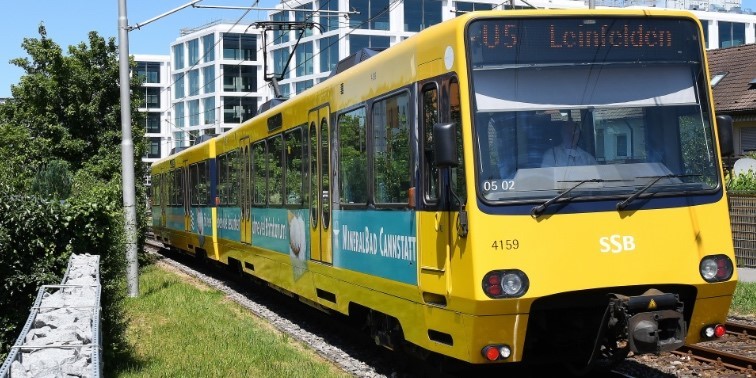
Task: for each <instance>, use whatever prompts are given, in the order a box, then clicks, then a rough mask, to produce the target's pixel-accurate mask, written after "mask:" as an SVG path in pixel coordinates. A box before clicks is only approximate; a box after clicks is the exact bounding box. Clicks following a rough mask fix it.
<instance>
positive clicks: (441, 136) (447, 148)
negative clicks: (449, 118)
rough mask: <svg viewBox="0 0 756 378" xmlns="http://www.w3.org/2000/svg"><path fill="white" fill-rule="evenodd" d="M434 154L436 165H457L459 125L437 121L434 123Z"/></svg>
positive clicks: (440, 166) (441, 166) (442, 166)
mask: <svg viewBox="0 0 756 378" xmlns="http://www.w3.org/2000/svg"><path fill="white" fill-rule="evenodd" d="M433 154H434V163H435V165H436V167H439V168H444V167H456V166H457V165H458V164H459V160H458V158H457V127H456V124H454V123H437V124H435V125H433Z"/></svg>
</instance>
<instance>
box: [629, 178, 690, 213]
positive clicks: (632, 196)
mask: <svg viewBox="0 0 756 378" xmlns="http://www.w3.org/2000/svg"><path fill="white" fill-rule="evenodd" d="M691 176H701V175H675V174H669V175H663V176H647V177H637V178H653V180H651V182H649V183H648V184H646V186H644V187H642V188H640V189H638V190H637V191H635V193H633V194H631V195H630V197H627V199H625V200H624V201H620V202H617V211H622V210H625V208H626V207H627V206H628V205H630V203H631V202H633V201H635V199H636V198H638V197H639V196H640V195H641V194H643V193H645V192H646V191H647V190H648V189H649V188H651V187H652V186H654V185H655V184H656V183H657V182H659V181H660V180H661V179H665V178H666V179H670V178H681V177H691Z"/></svg>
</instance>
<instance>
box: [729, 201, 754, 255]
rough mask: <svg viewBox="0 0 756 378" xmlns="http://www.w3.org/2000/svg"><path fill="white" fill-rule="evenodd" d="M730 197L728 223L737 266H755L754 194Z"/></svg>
mask: <svg viewBox="0 0 756 378" xmlns="http://www.w3.org/2000/svg"><path fill="white" fill-rule="evenodd" d="M729 197H730V225H731V226H732V242H733V244H734V246H735V259H736V260H737V265H738V266H739V267H748V268H756V194H749V195H745V194H733V193H729Z"/></svg>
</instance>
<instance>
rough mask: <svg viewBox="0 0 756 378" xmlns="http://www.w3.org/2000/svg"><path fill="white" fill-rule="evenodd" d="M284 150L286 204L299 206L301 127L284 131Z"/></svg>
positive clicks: (301, 153)
mask: <svg viewBox="0 0 756 378" xmlns="http://www.w3.org/2000/svg"><path fill="white" fill-rule="evenodd" d="M285 138H286V150H285V154H284V156H285V159H286V161H285V167H286V173H285V180H286V183H285V187H286V191H285V193H286V198H284V200H285V201H286V204H287V205H291V206H294V207H301V206H302V204H303V202H302V168H303V165H302V162H303V157H304V154H303V148H302V147H303V146H302V129H301V128H296V129H294V130H292V131H290V132H288V133H286V137H285Z"/></svg>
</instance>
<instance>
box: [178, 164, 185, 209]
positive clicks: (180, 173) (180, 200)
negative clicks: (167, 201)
mask: <svg viewBox="0 0 756 378" xmlns="http://www.w3.org/2000/svg"><path fill="white" fill-rule="evenodd" d="M176 172H178V174H177V175H176V179H177V180H176V198H177V200H176V204H177V205H179V206H180V205H183V204H184V200H185V199H184V180H186V177H184V176H185V175H184V170H183V169H177V170H176Z"/></svg>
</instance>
